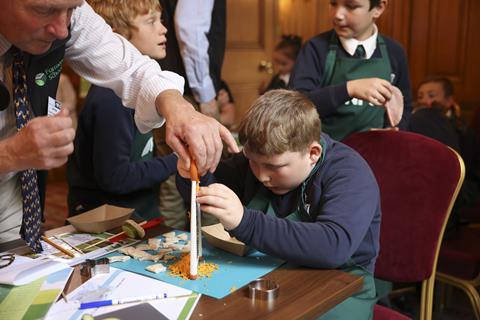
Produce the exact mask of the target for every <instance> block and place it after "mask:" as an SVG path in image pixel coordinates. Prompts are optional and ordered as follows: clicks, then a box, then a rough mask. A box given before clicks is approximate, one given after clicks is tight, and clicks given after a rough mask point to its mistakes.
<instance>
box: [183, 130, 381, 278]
mask: <svg viewBox="0 0 480 320" xmlns="http://www.w3.org/2000/svg"><path fill="white" fill-rule="evenodd" d="M322 139H323V140H324V141H325V143H326V148H325V149H326V152H325V159H324V161H323V162H322V164H321V165H320V167H319V169H318V171H317V172H316V173H315V175H314V176H313V178H312V179H311V180H310V182H309V183H308V184H307V187H306V196H307V203H308V204H310V205H311V207H310V214H314V215H316V219H315V221H314V222H300V221H292V220H289V219H283V218H281V217H282V216H285V215H288V214H289V213H291V212H293V211H294V210H295V209H296V207H297V203H298V199H299V196H300V187H297V188H296V189H294V190H292V191H290V192H289V193H287V194H285V195H281V196H279V195H275V194H273V193H271V192H270V191H268V192H269V196H270V199H271V200H272V205H273V207H274V209H275V211H276V214H277V217H272V216H267V215H265V214H264V213H263V212H261V211H258V210H253V209H248V208H245V207H244V212H243V218H242V220H241V222H240V224H239V225H238V226H237V227H236V228H235V229H233V230H230V234H231V235H232V236H235V237H236V238H237V239H238V240H240V241H243V242H245V243H246V244H247V245H249V246H252V247H254V248H255V249H257V250H259V251H262V252H264V253H266V254H269V255H272V256H275V257H279V258H282V259H285V260H287V261H290V262H293V263H297V264H301V265H305V266H310V267H315V268H339V267H341V266H342V265H344V264H345V263H346V262H349V261H353V262H355V263H356V264H358V265H360V266H363V267H364V268H366V269H368V270H369V271H371V272H373V271H374V266H375V259H376V257H377V255H378V250H379V232H380V194H379V189H378V185H377V182H376V180H375V177H374V175H373V173H372V171H371V170H370V167H369V166H368V164H367V163H366V162H365V160H363V158H362V157H361V156H360V155H359V154H358V153H357V152H355V151H354V150H353V149H351V148H349V147H348V146H346V145H344V144H342V143H340V142H337V141H335V140H333V139H331V138H330V137H328V136H327V135H326V134H322ZM215 182H218V183H222V184H225V185H226V186H227V187H229V188H230V189H232V190H233V191H234V192H235V193H236V194H237V195H238V197H239V198H240V200H241V201H242V203H243V204H244V205H246V204H248V203H249V202H250V200H252V198H253V197H254V195H255V194H256V192H257V191H258V190H259V188H262V184H261V183H260V182H259V181H258V180H257V179H256V178H255V176H254V175H253V173H252V171H251V170H250V167H249V164H248V159H246V158H245V156H244V155H243V153H238V154H235V155H234V156H233V157H232V158H230V159H228V160H222V161H221V162H220V164H219V166H218V168H217V170H216V171H215V173H214V174H213V175H212V174H209V175H207V176H205V177H202V181H201V184H202V185H209V184H211V183H215ZM177 186H178V188H179V191H180V193H181V194H182V197H183V198H184V199H185V201H186V202H189V201H190V183H189V180H186V179H182V178H180V176H178V175H177ZM350 259H351V260H350Z"/></svg>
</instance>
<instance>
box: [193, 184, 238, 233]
mask: <svg viewBox="0 0 480 320" xmlns="http://www.w3.org/2000/svg"><path fill="white" fill-rule="evenodd" d="M197 202H198V203H200V205H201V207H200V208H201V209H202V211H203V212H207V213H209V214H211V215H212V216H214V217H216V218H217V219H218V220H220V222H221V223H222V224H223V227H224V228H225V229H227V230H232V229H235V228H236V227H238V225H239V224H240V222H241V221H242V218H243V205H242V202H240V199H239V198H238V197H237V195H236V194H235V192H233V191H232V190H231V189H229V188H228V187H227V186H225V185H223V184H219V183H215V184H211V185H209V186H208V187H200V191H199V192H198V193H197Z"/></svg>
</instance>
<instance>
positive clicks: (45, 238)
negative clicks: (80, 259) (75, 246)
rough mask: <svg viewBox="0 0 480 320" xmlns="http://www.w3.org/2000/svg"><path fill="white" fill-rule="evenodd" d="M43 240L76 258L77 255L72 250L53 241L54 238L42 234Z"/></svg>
mask: <svg viewBox="0 0 480 320" xmlns="http://www.w3.org/2000/svg"><path fill="white" fill-rule="evenodd" d="M42 240H43V241H45V242H46V243H48V244H49V245H51V246H52V247H54V248H55V249H57V250H59V251H61V252H63V253H65V254H66V255H67V256H69V257H72V258H75V255H74V254H73V253H72V252H71V251H69V250H67V249H65V248H63V247H62V246H60V245H58V244H56V243H55V242H53V241H52V240H50V239H48V238H47V237H45V236H42Z"/></svg>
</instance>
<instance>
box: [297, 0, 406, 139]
mask: <svg viewBox="0 0 480 320" xmlns="http://www.w3.org/2000/svg"><path fill="white" fill-rule="evenodd" d="M387 3H388V1H387V0H331V1H330V16H331V19H332V24H333V30H330V31H328V32H325V33H322V34H320V35H318V36H316V37H313V38H312V39H310V40H309V41H308V42H307V43H306V44H305V45H304V46H303V48H302V50H301V51H300V54H299V56H298V58H297V62H296V64H295V68H294V71H293V73H292V76H291V80H290V87H291V88H294V89H296V90H299V91H300V92H303V93H305V94H306V95H307V97H309V98H310V100H312V101H313V103H314V104H315V105H316V107H317V110H318V113H319V114H320V117H321V119H322V125H323V130H324V132H326V133H328V134H329V135H330V136H331V137H332V138H334V139H336V140H342V139H343V138H344V137H346V136H347V135H349V134H350V133H353V132H357V131H365V130H369V129H372V128H387V127H398V128H400V129H406V128H407V122H408V118H409V115H410V113H411V108H412V107H411V88H410V77H409V71H408V64H407V60H406V57H405V52H404V50H403V48H402V47H401V45H400V44H398V43H397V42H395V41H394V40H392V39H389V38H387V37H385V36H382V35H380V34H379V32H378V28H377V26H376V25H375V21H376V20H377V19H378V18H379V17H380V16H381V15H382V13H383V12H384V10H385V8H386V6H387ZM398 89H399V90H398ZM400 91H401V92H400ZM402 94H403V99H402V97H401V96H402ZM392 97H393V98H392ZM393 101H395V103H393ZM385 111H387V112H385ZM391 122H393V123H391Z"/></svg>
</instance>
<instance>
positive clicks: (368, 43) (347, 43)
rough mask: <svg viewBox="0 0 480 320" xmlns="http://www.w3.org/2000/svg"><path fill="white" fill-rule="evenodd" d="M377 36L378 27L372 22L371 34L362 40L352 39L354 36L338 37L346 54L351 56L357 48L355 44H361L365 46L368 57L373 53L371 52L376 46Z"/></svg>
mask: <svg viewBox="0 0 480 320" xmlns="http://www.w3.org/2000/svg"><path fill="white" fill-rule="evenodd" d="M377 37H378V28H377V26H376V25H375V24H374V25H373V34H372V35H371V36H370V37H368V38H367V39H365V40H363V41H358V40H357V39H354V38H350V39H345V38H342V37H340V43H341V44H342V46H343V48H344V49H345V51H347V52H348V54H349V55H351V56H353V55H354V54H355V50H357V46H359V45H362V46H363V47H364V48H365V53H366V58H367V59H370V58H371V57H372V55H373V52H374V51H375V49H376V48H377Z"/></svg>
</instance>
